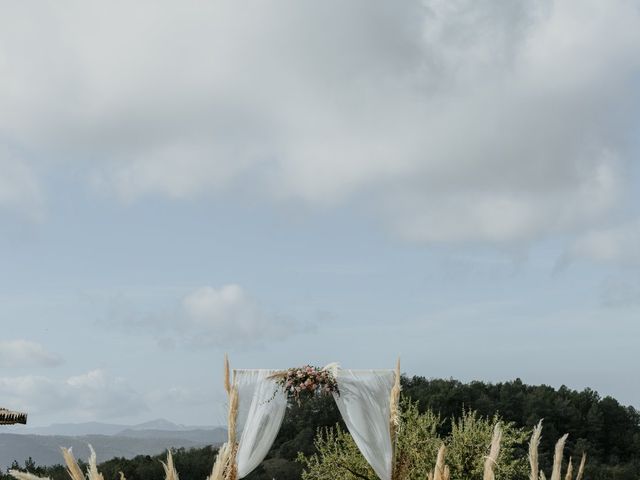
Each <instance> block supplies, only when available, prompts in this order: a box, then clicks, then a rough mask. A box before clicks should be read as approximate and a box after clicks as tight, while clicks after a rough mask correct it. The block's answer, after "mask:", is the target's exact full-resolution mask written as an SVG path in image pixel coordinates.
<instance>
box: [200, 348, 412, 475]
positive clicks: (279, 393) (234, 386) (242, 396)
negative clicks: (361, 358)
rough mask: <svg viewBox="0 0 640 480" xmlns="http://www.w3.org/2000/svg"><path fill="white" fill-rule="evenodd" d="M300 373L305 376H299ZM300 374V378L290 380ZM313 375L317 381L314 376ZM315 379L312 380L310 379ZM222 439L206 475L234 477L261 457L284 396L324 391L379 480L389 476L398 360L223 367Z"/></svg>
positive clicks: (278, 423)
mask: <svg viewBox="0 0 640 480" xmlns="http://www.w3.org/2000/svg"><path fill="white" fill-rule="evenodd" d="M305 378H306V381H304V379H305ZM298 379H302V380H303V382H302V383H296V382H297V380H298ZM317 379H319V380H317ZM314 382H315V383H314ZM224 383H225V390H226V392H227V395H228V403H229V407H228V425H227V428H228V438H227V442H226V443H225V444H224V445H222V447H220V450H219V451H218V457H217V459H216V462H215V465H214V467H213V472H212V474H211V477H209V480H238V479H241V478H244V477H246V476H247V475H249V473H251V472H252V471H253V470H254V469H255V468H256V467H257V466H258V465H259V464H260V462H262V460H264V458H265V457H266V455H267V453H268V452H269V449H270V448H271V446H272V445H273V442H274V440H275V439H276V436H277V434H278V431H279V430H280V426H281V424H282V420H283V418H284V414H285V411H286V409H287V403H288V401H289V396H290V395H291V394H292V393H293V394H294V395H295V396H296V399H297V400H298V401H300V400H299V398H298V396H297V395H298V392H300V391H301V390H305V389H308V390H310V391H315V390H316V389H318V390H320V389H324V390H323V391H324V393H326V394H330V395H332V396H333V398H334V399H335V402H336V404H337V406H338V410H339V411H340V415H341V416H342V418H343V419H344V423H345V425H346V426H347V429H348V430H349V433H350V434H351V436H352V437H353V440H354V441H355V443H356V445H357V447H358V449H359V450H360V452H361V453H362V455H363V456H364V458H365V459H366V460H367V462H368V463H369V465H371V467H372V468H373V470H374V472H375V473H376V475H377V476H378V477H379V478H380V480H391V479H392V477H393V464H394V461H393V460H394V455H395V443H396V433H397V426H398V421H399V417H398V415H399V411H398V402H399V398H400V361H399V360H398V362H397V364H396V368H395V369H388V370H349V369H343V368H340V367H339V366H338V364H336V363H333V364H329V365H327V366H326V367H324V368H321V369H318V368H314V367H309V366H306V367H302V368H300V369H289V370H268V369H234V370H233V371H231V370H230V368H229V361H228V359H227V357H226V356H225V382H224Z"/></svg>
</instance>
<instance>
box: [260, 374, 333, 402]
mask: <svg viewBox="0 0 640 480" xmlns="http://www.w3.org/2000/svg"><path fill="white" fill-rule="evenodd" d="M270 378H273V379H274V380H275V381H276V384H277V385H278V388H282V389H283V390H284V392H285V393H286V395H287V398H289V399H292V400H294V401H295V402H296V403H297V404H298V405H300V404H301V402H302V399H304V398H305V397H310V396H313V395H333V394H336V395H340V390H339V389H338V382H337V380H336V377H335V376H334V374H333V373H332V371H331V370H330V369H326V368H320V367H314V366H312V365H305V366H304V367H297V368H288V369H287V370H283V371H280V372H276V373H274V374H273V375H271V377H270ZM274 395H275V394H274Z"/></svg>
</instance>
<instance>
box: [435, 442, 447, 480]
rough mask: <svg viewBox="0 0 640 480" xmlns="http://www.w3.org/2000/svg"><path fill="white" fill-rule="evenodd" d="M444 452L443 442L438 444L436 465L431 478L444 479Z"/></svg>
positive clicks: (445, 449)
mask: <svg viewBox="0 0 640 480" xmlns="http://www.w3.org/2000/svg"><path fill="white" fill-rule="evenodd" d="M446 452H447V447H445V446H444V444H442V445H440V448H439V449H438V456H437V457H436V466H435V468H434V469H433V480H444V475H445V473H444V470H445V464H444V456H445V454H446Z"/></svg>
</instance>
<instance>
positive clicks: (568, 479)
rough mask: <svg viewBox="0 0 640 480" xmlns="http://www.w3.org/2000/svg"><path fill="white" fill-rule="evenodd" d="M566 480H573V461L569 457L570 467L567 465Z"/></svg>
mask: <svg viewBox="0 0 640 480" xmlns="http://www.w3.org/2000/svg"><path fill="white" fill-rule="evenodd" d="M564 480H573V460H572V458H571V457H569V465H567V473H566V474H565V476H564Z"/></svg>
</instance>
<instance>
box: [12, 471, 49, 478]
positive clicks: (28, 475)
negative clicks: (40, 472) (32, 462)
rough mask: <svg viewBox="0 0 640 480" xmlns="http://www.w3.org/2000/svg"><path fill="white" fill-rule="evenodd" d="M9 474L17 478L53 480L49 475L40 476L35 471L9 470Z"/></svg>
mask: <svg viewBox="0 0 640 480" xmlns="http://www.w3.org/2000/svg"><path fill="white" fill-rule="evenodd" d="M9 475H11V476H12V477H13V478H16V479H17V480H51V479H50V478H49V477H38V476H37V475H34V474H33V473H29V472H21V471H20V470H9Z"/></svg>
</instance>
